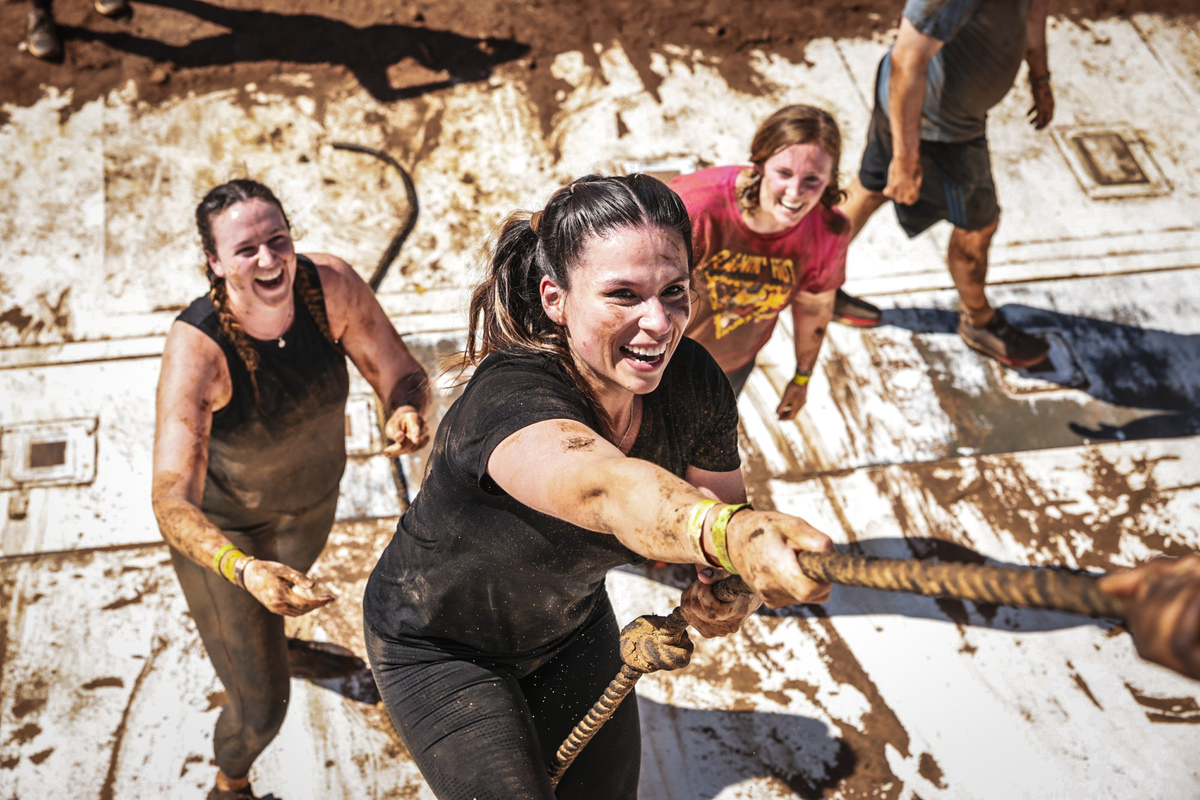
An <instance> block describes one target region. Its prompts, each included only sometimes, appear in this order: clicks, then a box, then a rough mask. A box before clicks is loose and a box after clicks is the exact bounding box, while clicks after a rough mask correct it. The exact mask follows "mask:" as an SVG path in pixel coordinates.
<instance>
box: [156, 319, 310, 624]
mask: <svg viewBox="0 0 1200 800" xmlns="http://www.w3.org/2000/svg"><path fill="white" fill-rule="evenodd" d="M224 358H225V357H224V355H223V354H222V352H221V349H220V347H218V346H217V344H216V343H215V342H213V341H212V340H211V339H209V338H208V337H207V336H205V335H204V334H203V333H201V332H200V331H198V330H196V329H195V328H193V327H192V326H190V325H187V324H185V323H182V322H176V323H175V325H174V326H173V327H172V328H171V332H170V334H168V336H167V346H166V350H165V351H164V352H163V362H162V374H161V375H160V377H159V381H158V405H157V411H156V416H155V430H154V483H153V487H152V489H151V500H152V502H153V504H154V516H155V518H156V519H157V520H158V528H159V531H161V533H162V537H163V539H165V540H166V542H167V544H169V545H171V547H174V548H175V549H176V550H178V551H180V552H181V553H183V554H184V555H185V556H187V557H188V558H190V559H191V560H192V561H195V562H196V563H197V564H199V565H200V566H202V567H204V568H206V569H212V568H213V558H214V557H215V556H216V555H217V554H218V552H219V551H220V549H221V548H222V547H224V546H225V545H228V544H230V541H229V539H228V538H227V537H226V536H225V534H224V533H222V532H221V530H220V529H219V528H217V526H215V525H213V524H212V522H211V521H210V520H209V519H208V517H206V516H205V515H204V512H203V511H201V510H200V503H201V500H202V498H203V496H204V480H205V473H206V472H207V469H208V441H209V434H210V432H211V430H212V415H213V411H214V410H216V409H219V408H221V407H223V406H224V405H225V404H226V403H228V402H229V398H230V394H231V391H232V389H231V384H230V381H229V374H228V371H227V369H226V367H225V360H224ZM243 575H244V580H245V585H246V591H248V592H250V594H252V595H254V597H255V599H257V600H258V601H259V602H260V603H262V604H263V605H264V606H266V607H267V608H268V609H269V610H270V611H272V612H274V613H276V614H284V615H287V616H299V615H300V614H305V613H307V612H309V611H312V610H313V609H314V608H318V607H320V606H323V605H325V604H326V603H329V602H332V601H333V597H332V595H327V594H317V593H315V588H316V587H315V585H314V584H313V583H312V581H310V580H309V579H308V578H307V577H306V576H305V575H304V574H303V573H301V572H297V571H296V570H294V569H292V568H291V567H288V566H287V565H286V564H280V563H278V562H274V561H263V560H256V561H251V562H249V563H248V564H247V565H246V567H245V571H244V573H243ZM297 588H299V590H300V591H299V592H297V591H296V589H297Z"/></svg>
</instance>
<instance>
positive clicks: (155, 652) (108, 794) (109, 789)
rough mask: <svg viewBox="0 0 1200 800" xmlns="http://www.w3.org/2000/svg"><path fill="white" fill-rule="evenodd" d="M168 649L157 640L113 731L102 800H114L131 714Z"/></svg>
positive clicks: (160, 639) (163, 643)
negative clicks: (144, 682) (142, 690)
mask: <svg viewBox="0 0 1200 800" xmlns="http://www.w3.org/2000/svg"><path fill="white" fill-rule="evenodd" d="M166 649H167V640H166V639H164V638H162V637H161V636H160V637H158V638H157V639H155V641H154V648H153V649H152V650H151V651H150V657H149V658H147V659H146V663H145V664H143V665H142V669H141V671H140V672H138V676H137V678H136V679H134V681H133V688H132V689H131V690H130V691H129V700H128V701H126V703H125V709H124V710H123V711H122V712H121V720H120V721H119V722H118V723H117V728H116V730H114V731H113V743H112V754H111V756H110V757H109V760H108V771H107V772H106V773H105V775H104V783H103V784H102V785H101V786H100V800H113V788H114V786H115V785H116V782H117V767H118V765H119V764H120V760H121V744H122V743H123V742H124V741H125V729H126V726H127V725H128V724H129V712H130V710H131V709H132V708H133V701H134V700H135V699H137V696H138V692H139V691H140V690H141V688H142V682H143V681H145V680H146V676H147V675H149V674H150V670H151V668H153V666H154V662H155V661H157V660H158V657H159V655H161V654H162V651H163V650H166Z"/></svg>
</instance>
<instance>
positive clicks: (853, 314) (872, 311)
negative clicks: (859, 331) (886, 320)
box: [833, 289, 883, 328]
mask: <svg viewBox="0 0 1200 800" xmlns="http://www.w3.org/2000/svg"><path fill="white" fill-rule="evenodd" d="M833 321H834V322H840V323H842V324H843V325H853V326H854V327H856V328H874V327H876V326H878V325H879V324H880V323H881V322H883V312H882V311H880V310H879V309H878V308H876V307H875V306H873V305H871V304H870V303H868V302H867V301H866V300H863V299H861V298H858V297H854V296H853V295H849V294H846V293H845V292H843V291H842V290H841V289H838V290H837V294H836V295H834V298H833Z"/></svg>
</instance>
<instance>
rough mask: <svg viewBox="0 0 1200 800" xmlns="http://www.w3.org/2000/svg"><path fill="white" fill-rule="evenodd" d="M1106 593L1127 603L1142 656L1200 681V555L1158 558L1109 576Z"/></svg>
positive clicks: (1131, 628)
mask: <svg viewBox="0 0 1200 800" xmlns="http://www.w3.org/2000/svg"><path fill="white" fill-rule="evenodd" d="M1100 588H1101V589H1102V590H1103V591H1105V592H1107V593H1109V594H1111V595H1114V596H1116V597H1122V598H1125V599H1126V600H1127V602H1128V605H1127V611H1126V624H1127V625H1128V627H1129V631H1130V633H1132V634H1133V642H1134V646H1135V647H1136V648H1137V652H1138V655H1139V656H1141V657H1142V658H1144V659H1146V660H1147V661H1153V662H1154V663H1156V664H1162V665H1163V666H1164V667H1170V668H1171V669H1173V670H1175V671H1176V672H1179V673H1181V674H1183V675H1187V676H1188V677H1191V678H1196V679H1198V680H1200V555H1191V556H1188V557H1186V558H1156V559H1154V560H1152V561H1149V562H1147V563H1145V564H1143V565H1141V566H1140V567H1136V568H1134V569H1131V570H1128V571H1125V572H1118V573H1114V574H1112V575H1106V576H1105V577H1103V578H1101V579H1100Z"/></svg>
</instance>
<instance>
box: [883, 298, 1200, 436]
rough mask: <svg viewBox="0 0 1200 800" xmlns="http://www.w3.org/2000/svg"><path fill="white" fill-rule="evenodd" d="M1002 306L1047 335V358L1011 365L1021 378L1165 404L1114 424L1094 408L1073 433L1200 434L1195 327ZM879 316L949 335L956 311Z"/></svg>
mask: <svg viewBox="0 0 1200 800" xmlns="http://www.w3.org/2000/svg"><path fill="white" fill-rule="evenodd" d="M1002 310H1003V312H1004V315H1005V317H1006V318H1007V319H1008V321H1009V322H1011V323H1013V324H1014V325H1017V326H1018V327H1021V328H1024V329H1026V330H1030V331H1033V332H1038V333H1042V334H1044V335H1048V336H1049V337H1050V338H1051V340H1052V341H1051V352H1050V358H1049V359H1048V360H1047V362H1046V363H1044V364H1043V365H1039V366H1038V367H1034V368H1031V369H1028V370H1016V371H1013V374H1014V375H1016V376H1017V377H1018V380H1023V381H1033V382H1045V383H1047V384H1054V385H1057V386H1058V387H1061V388H1063V389H1075V390H1078V391H1079V392H1083V393H1086V394H1087V395H1090V396H1091V397H1092V398H1094V399H1095V400H1100V401H1102V402H1104V403H1108V404H1110V405H1113V406H1118V407H1120V408H1124V409H1137V410H1142V411H1151V412H1164V413H1154V414H1150V415H1147V416H1143V417H1141V418H1138V419H1135V420H1132V421H1122V422H1121V423H1119V424H1116V425H1112V424H1108V423H1106V422H1103V421H1096V420H1095V419H1094V416H1095V415H1094V414H1091V415H1089V416H1092V417H1093V419H1092V420H1089V421H1087V422H1079V421H1070V422H1067V425H1066V427H1067V428H1068V429H1069V430H1070V432H1071V433H1072V434H1074V435H1075V436H1077V437H1081V438H1083V439H1088V440H1093V441H1123V440H1129V439H1158V438H1170V437H1178V436H1193V435H1196V434H1200V411H1198V410H1197V409H1200V335H1195V334H1180V333H1173V332H1171V331H1163V330H1157V329H1153V328H1141V327H1138V326H1136V325H1128V324H1125V323H1121V322H1112V321H1109V320H1102V319H1094V318H1092V317H1082V316H1078V315H1075V314H1063V313H1059V312H1057V311H1049V310H1046V309H1041V308H1033V307H1030V306H1025V305H1019V304H1013V305H1007V306H1004V307H1003V309H1002ZM883 324H885V325H892V326H895V327H898V328H904V329H905V330H909V331H912V332H913V333H918V334H940V333H944V334H950V335H954V334H955V332H956V331H957V326H958V317H957V314H956V313H955V312H953V311H947V310H944V309H936V308H894V309H887V310H885V311H884V312H883ZM1056 345H1057V346H1056ZM1050 388H1053V386H1051V387H1050ZM1035 394H1036V393H1031V394H1030V395H1029V396H1030V397H1034V396H1035ZM1060 399H1061V398H1056V400H1060ZM1077 405H1078V404H1077ZM1068 443H1069V442H1061V443H1059V442H1056V444H1068Z"/></svg>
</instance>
